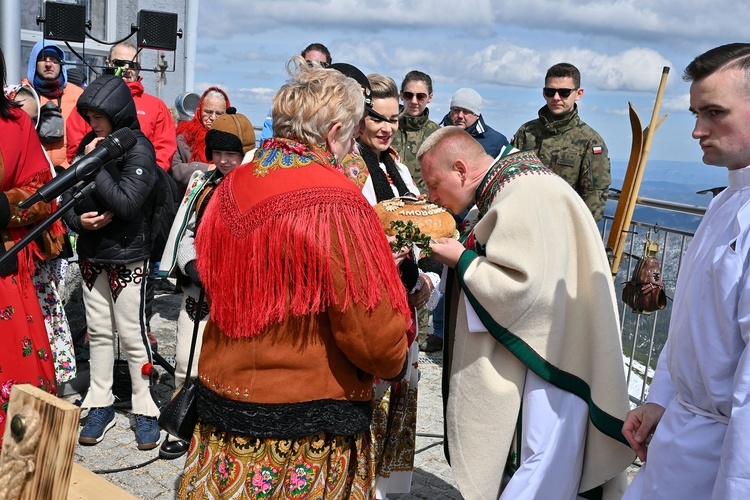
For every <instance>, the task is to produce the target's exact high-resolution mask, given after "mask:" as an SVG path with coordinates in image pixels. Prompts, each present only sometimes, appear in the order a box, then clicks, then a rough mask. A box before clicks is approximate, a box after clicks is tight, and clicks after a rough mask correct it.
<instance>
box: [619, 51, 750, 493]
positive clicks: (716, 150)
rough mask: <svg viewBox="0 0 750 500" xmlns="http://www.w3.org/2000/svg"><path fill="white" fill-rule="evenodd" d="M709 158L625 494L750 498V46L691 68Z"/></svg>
mask: <svg viewBox="0 0 750 500" xmlns="http://www.w3.org/2000/svg"><path fill="white" fill-rule="evenodd" d="M684 78H685V80H687V81H691V82H693V83H692V85H691V87H690V110H691V111H692V112H693V114H694V115H695V117H696V122H695V128H694V129H693V137H694V138H696V139H698V141H699V142H700V146H701V149H702V150H703V162H704V163H706V164H708V165H717V166H723V167H726V168H727V170H728V177H729V187H728V188H727V189H726V190H725V191H723V192H722V193H720V194H719V195H718V196H716V198H714V199H713V201H712V202H711V205H710V206H709V208H708V210H707V211H706V215H705V216H704V217H703V220H702V221H701V224H700V226H699V227H698V230H697V231H696V233H695V237H694V238H693V240H692V242H691V243H690V246H689V247H688V250H687V253H686V254H685V257H684V258H683V261H682V267H681V269H680V274H679V277H678V279H677V289H676V292H675V299H674V306H673V308H672V318H671V324H670V329H669V337H668V340H667V343H666V345H665V346H664V350H663V351H662V353H661V356H660V357H659V362H658V365H657V369H656V374H655V376H654V379H653V383H652V385H651V390H650V393H649V396H648V403H647V404H645V405H643V406H641V407H639V408H637V409H635V410H632V411H631V412H630V413H628V416H627V418H626V420H625V424H624V426H623V434H624V435H625V437H626V439H627V440H628V442H629V443H630V444H631V446H632V448H633V450H635V452H636V453H637V454H638V456H639V457H640V458H641V460H644V461H646V460H647V459H648V461H646V462H645V464H644V466H643V467H642V468H641V470H640V472H639V473H638V475H637V476H636V477H635V479H634V480H633V482H632V484H631V485H630V488H629V489H628V491H627V493H626V495H625V497H624V498H626V499H636V498H649V499H655V498H665V499H666V498H712V499H722V500H725V499H740V498H742V499H745V498H749V497H750V446H748V443H750V397H748V396H749V395H750V349H748V347H747V344H748V341H749V340H750V272H748V266H750V168H748V165H750V127H748V123H750V44H747V43H734V44H729V45H724V46H721V47H717V48H715V49H712V50H709V51H708V52H706V53H704V54H702V55H700V56H698V57H697V58H695V60H693V62H691V63H690V64H689V65H688V67H687V68H686V69H685V73H684Z"/></svg>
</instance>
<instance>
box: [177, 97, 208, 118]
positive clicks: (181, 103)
mask: <svg viewBox="0 0 750 500" xmlns="http://www.w3.org/2000/svg"><path fill="white" fill-rule="evenodd" d="M200 102H201V96H199V95H198V94H196V93H195V92H185V93H184V94H180V95H178V96H177V99H175V101H174V106H175V108H176V109H177V112H178V113H179V115H180V120H190V119H192V118H193V116H194V115H195V110H196V109H198V105H199V104H200Z"/></svg>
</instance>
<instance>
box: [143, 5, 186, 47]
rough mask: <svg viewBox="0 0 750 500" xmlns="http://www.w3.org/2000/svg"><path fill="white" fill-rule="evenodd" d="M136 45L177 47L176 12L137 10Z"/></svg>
mask: <svg viewBox="0 0 750 500" xmlns="http://www.w3.org/2000/svg"><path fill="white" fill-rule="evenodd" d="M138 47H141V48H146V49H156V50H172V51H174V50H175V49H176V48H177V14H173V13H171V12H157V11H153V10H139V11H138Z"/></svg>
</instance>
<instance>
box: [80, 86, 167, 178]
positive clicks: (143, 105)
mask: <svg viewBox="0 0 750 500" xmlns="http://www.w3.org/2000/svg"><path fill="white" fill-rule="evenodd" d="M141 82H142V79H140V78H139V79H138V81H137V82H125V83H126V84H127V86H128V87H129V88H130V93H131V94H132V96H133V101H135V109H136V110H137V111H138V123H139V124H140V126H141V132H143V134H144V135H145V136H146V137H147V138H148V140H149V141H151V144H153V145H154V151H155V152H156V163H157V165H159V166H160V167H161V168H163V169H164V170H166V171H169V169H171V168H172V156H174V153H175V151H177V140H176V136H175V124H174V120H173V119H172V114H171V113H170V112H169V108H167V105H166V104H164V101H162V100H161V99H159V98H158V97H155V96H152V95H151V94H147V93H145V92H144V91H143V83H141ZM65 129H66V134H67V135H68V136H69V137H70V138H71V139H73V140H68V144H67V154H68V161H73V157H74V156H75V152H76V149H77V148H78V145H79V144H80V143H81V139H83V136H84V135H86V134H87V133H88V132H89V131H90V130H91V127H89V124H88V123H86V121H85V120H84V119H83V117H82V116H81V115H79V114H78V111H77V110H75V111H73V112H72V113H71V114H70V118H69V119H68V122H67V123H66V125H65Z"/></svg>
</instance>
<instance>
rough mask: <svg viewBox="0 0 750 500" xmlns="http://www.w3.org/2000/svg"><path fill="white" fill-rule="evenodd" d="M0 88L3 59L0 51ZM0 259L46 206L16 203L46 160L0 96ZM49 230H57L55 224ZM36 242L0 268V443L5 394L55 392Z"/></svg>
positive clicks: (30, 130) (40, 179) (38, 178)
mask: <svg viewBox="0 0 750 500" xmlns="http://www.w3.org/2000/svg"><path fill="white" fill-rule="evenodd" d="M0 76H1V77H2V83H3V88H4V87H5V83H6V82H5V56H4V55H3V52H2V48H0ZM0 137H2V138H3V140H2V141H0V188H1V191H0V256H2V255H4V254H5V252H6V251H7V250H8V249H10V248H11V247H13V246H14V245H15V244H17V243H18V241H19V240H20V239H21V238H23V237H24V236H25V235H26V234H27V233H28V230H29V227H30V226H32V225H33V224H35V223H37V222H39V221H40V220H42V219H44V218H45V217H46V216H48V215H49V214H50V212H51V210H52V206H51V205H50V204H49V203H43V202H39V203H36V204H34V205H33V206H32V207H31V208H29V209H24V210H21V209H19V208H18V204H19V203H20V202H22V201H23V200H25V199H27V198H28V197H29V196H31V195H32V194H33V193H34V192H35V191H36V190H37V189H38V188H39V187H41V186H42V185H44V183H46V182H48V181H50V180H51V179H52V172H51V171H50V168H49V162H48V161H47V158H46V157H45V156H44V151H43V150H42V145H41V143H40V142H39V138H38V137H37V135H36V131H35V130H34V125H33V124H32V123H31V119H30V118H29V116H28V115H27V114H26V112H25V111H23V110H22V109H21V107H20V106H19V105H17V104H15V103H13V102H12V101H10V100H9V99H8V98H6V97H5V94H2V95H0ZM55 226H56V227H58V228H59V230H62V226H60V225H59V222H56V223H55ZM43 258H44V256H43V254H42V251H41V249H40V247H39V245H37V243H36V242H32V243H30V244H29V245H28V246H26V247H25V248H23V249H22V250H21V252H20V253H19V254H18V255H17V256H15V257H14V258H13V259H11V260H10V262H8V263H7V264H5V265H4V266H2V268H0V441H1V440H2V436H3V432H4V430H5V416H6V412H7V410H8V401H9V399H10V390H11V387H12V386H13V385H14V384H24V383H25V384H31V385H34V386H36V387H39V388H41V389H43V390H45V391H47V392H51V393H53V394H54V393H56V392H57V387H56V384H55V369H54V365H53V362H52V354H51V353H50V346H49V340H48V338H47V331H46V330H45V327H44V318H43V316H42V310H41V308H40V307H39V302H38V301H37V297H36V292H35V291H34V287H33V284H32V281H31V276H32V274H33V272H34V260H35V259H43Z"/></svg>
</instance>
